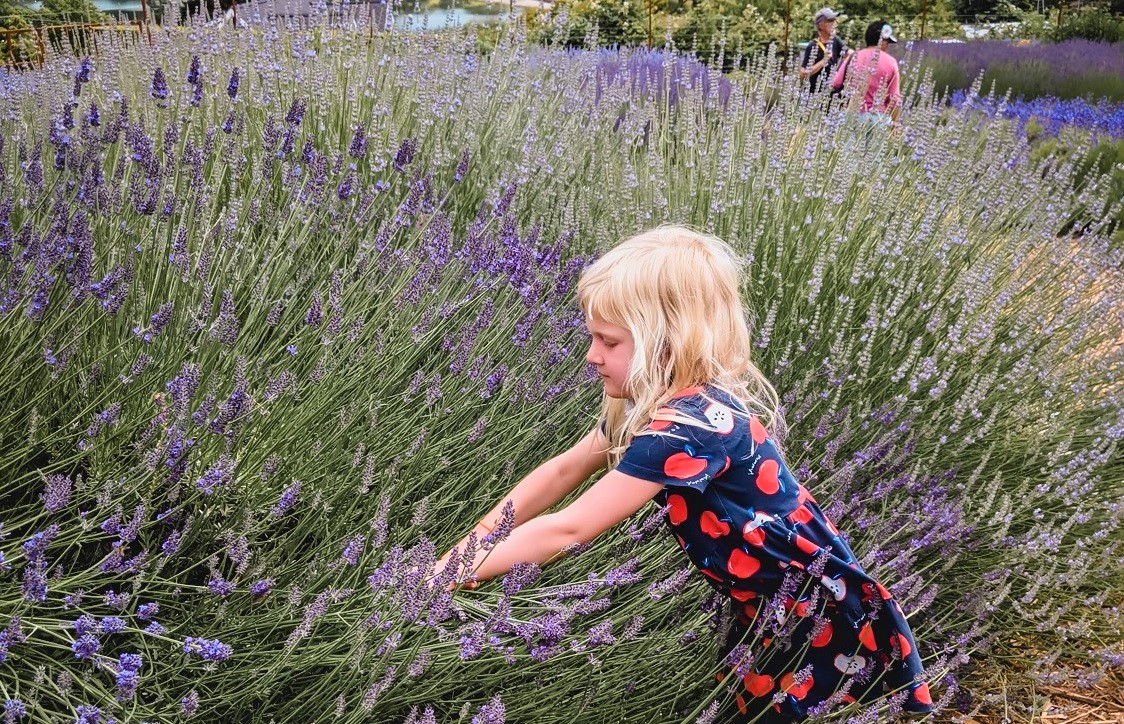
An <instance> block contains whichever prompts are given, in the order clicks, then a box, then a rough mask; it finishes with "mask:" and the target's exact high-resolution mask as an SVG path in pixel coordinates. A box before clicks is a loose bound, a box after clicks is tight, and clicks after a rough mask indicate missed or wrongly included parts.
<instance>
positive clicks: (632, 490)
mask: <svg viewBox="0 0 1124 724" xmlns="http://www.w3.org/2000/svg"><path fill="white" fill-rule="evenodd" d="M662 489H663V486H662V485H660V484H659V483H652V482H649V481H647V480H641V479H640V478H634V477H632V476H631V475H625V474H624V473H622V472H619V471H617V470H612V471H610V472H608V473H607V474H606V475H605V476H604V477H602V478H601V479H600V480H599V481H597V482H596V483H594V485H593V486H592V487H590V489H589V490H587V491H586V492H584V493H582V495H581V497H579V498H578V499H577V500H575V501H574V502H573V503H571V504H570V505H568V506H566V507H565V508H563V509H562V510H560V511H558V512H557V513H551V514H550V515H544V516H541V517H538V518H535V519H534V520H531V521H529V522H527V523H524V524H523V525H520V526H519V527H517V528H515V530H513V531H511V534H510V535H509V536H508V537H507V538H505V539H504V540H502V541H500V542H499V543H498V544H496V547H495V548H493V549H492V550H491V551H490V552H487V551H480V552H478V553H477V554H476V562H477V564H478V565H477V566H476V568H475V574H476V578H477V579H478V580H486V579H488V578H494V577H496V576H499V575H503V574H504V573H507V572H508V571H510V570H511V567H512V566H513V565H515V564H516V563H546V562H548V561H550V560H551V559H553V558H555V557H556V556H557V555H558V554H559V553H561V552H562V550H563V549H565V548H566V547H567V546H569V545H572V544H574V543H588V542H590V541H592V540H593V539H594V538H596V537H597V536H599V535H601V534H602V533H604V532H605V531H607V530H608V529H609V528H612V527H613V526H614V525H616V524H617V523H620V522H621V521H622V520H624V519H625V518H627V517H629V516H630V515H632V514H633V513H635V512H636V511H638V510H640V508H641V507H642V506H643V505H644V503H646V502H648V501H649V500H651V499H652V498H653V497H655V495H656V493H658V492H659V491H660V490H662Z"/></svg>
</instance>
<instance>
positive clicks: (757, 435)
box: [749, 417, 769, 445]
mask: <svg viewBox="0 0 1124 724" xmlns="http://www.w3.org/2000/svg"><path fill="white" fill-rule="evenodd" d="M749 434H750V437H752V438H753V442H755V443H757V444H758V445H760V444H761V443H763V442H765V438H767V437H769V433H768V432H767V431H766V430H765V426H764V425H762V424H761V421H760V420H758V419H757V418H756V417H751V418H749Z"/></svg>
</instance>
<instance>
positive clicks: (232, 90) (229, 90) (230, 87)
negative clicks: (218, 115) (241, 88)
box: [226, 66, 239, 100]
mask: <svg viewBox="0 0 1124 724" xmlns="http://www.w3.org/2000/svg"><path fill="white" fill-rule="evenodd" d="M238 81H239V71H238V66H234V69H233V70H232V71H230V81H229V82H228V83H227V84H226V94H227V95H228V96H230V100H234V99H235V98H237V97H238Z"/></svg>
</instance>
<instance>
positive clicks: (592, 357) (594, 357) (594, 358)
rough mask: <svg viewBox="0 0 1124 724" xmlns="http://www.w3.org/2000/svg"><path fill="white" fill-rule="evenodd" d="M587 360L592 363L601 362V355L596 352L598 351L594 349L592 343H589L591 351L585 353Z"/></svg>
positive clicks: (598, 363) (597, 363)
mask: <svg viewBox="0 0 1124 724" xmlns="http://www.w3.org/2000/svg"><path fill="white" fill-rule="evenodd" d="M585 361H586V362H588V363H590V364H591V365H600V364H601V355H599V354H597V353H596V351H595V350H594V349H593V345H592V344H591V345H589V351H588V352H586V353H585Z"/></svg>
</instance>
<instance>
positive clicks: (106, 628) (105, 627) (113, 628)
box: [98, 616, 125, 634]
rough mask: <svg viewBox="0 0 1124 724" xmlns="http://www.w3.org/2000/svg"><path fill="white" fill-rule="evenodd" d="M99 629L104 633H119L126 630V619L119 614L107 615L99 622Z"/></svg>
mask: <svg viewBox="0 0 1124 724" xmlns="http://www.w3.org/2000/svg"><path fill="white" fill-rule="evenodd" d="M98 629H99V630H100V631H101V633H104V634H118V633H122V632H124V630H125V621H124V619H122V618H119V617H117V616H106V617H105V618H103V619H102V620H101V623H100V624H98Z"/></svg>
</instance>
